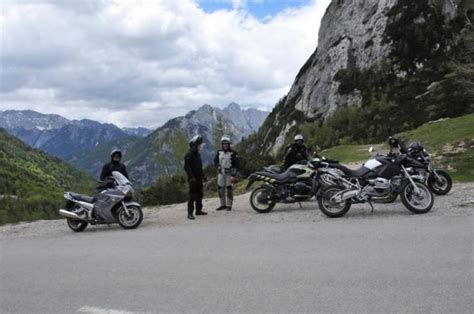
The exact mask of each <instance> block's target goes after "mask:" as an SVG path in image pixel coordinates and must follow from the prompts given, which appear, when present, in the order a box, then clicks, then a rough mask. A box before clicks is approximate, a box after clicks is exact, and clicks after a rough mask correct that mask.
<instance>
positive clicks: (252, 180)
mask: <svg viewBox="0 0 474 314" xmlns="http://www.w3.org/2000/svg"><path fill="white" fill-rule="evenodd" d="M248 180H249V182H248V183H247V186H246V187H245V189H246V190H248V189H250V187H251V186H252V184H254V182H255V181H257V175H255V174H251V175H250V176H249V179H248Z"/></svg>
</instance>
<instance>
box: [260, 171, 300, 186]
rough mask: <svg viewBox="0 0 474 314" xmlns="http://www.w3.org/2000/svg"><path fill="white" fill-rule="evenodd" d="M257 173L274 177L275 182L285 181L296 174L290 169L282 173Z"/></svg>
mask: <svg viewBox="0 0 474 314" xmlns="http://www.w3.org/2000/svg"><path fill="white" fill-rule="evenodd" d="M257 175H261V176H264V177H267V178H272V179H275V180H276V181H277V182H281V183H284V182H287V181H289V180H290V179H292V178H294V177H296V174H295V173H294V172H292V171H289V170H287V171H285V172H283V173H270V172H257Z"/></svg>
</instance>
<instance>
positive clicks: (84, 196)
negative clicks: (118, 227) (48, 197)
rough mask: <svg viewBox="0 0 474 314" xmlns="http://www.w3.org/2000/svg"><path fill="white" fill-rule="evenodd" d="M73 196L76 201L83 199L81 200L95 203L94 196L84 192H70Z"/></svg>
mask: <svg viewBox="0 0 474 314" xmlns="http://www.w3.org/2000/svg"><path fill="white" fill-rule="evenodd" d="M69 195H71V197H72V198H73V199H74V200H76V201H81V202H86V203H94V198H93V197H92V196H87V195H83V194H77V193H72V192H71V193H69Z"/></svg>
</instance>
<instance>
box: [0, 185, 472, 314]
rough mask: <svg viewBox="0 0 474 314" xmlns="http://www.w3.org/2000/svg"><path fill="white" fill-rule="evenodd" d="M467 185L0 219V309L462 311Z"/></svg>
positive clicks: (468, 248) (466, 279) (468, 252)
mask: <svg viewBox="0 0 474 314" xmlns="http://www.w3.org/2000/svg"><path fill="white" fill-rule="evenodd" d="M473 191H474V185H472V184H464V185H456V186H455V187H454V190H453V192H452V193H451V194H450V195H448V196H445V197H438V198H437V199H436V200H435V207H434V208H433V210H432V212H430V213H428V214H426V215H412V214H410V213H409V212H408V211H407V210H405V209H404V208H403V205H402V204H401V203H400V202H399V201H398V202H396V203H395V204H391V205H381V204H377V205H376V210H375V212H374V213H371V212H370V209H369V207H368V205H360V206H356V207H355V208H354V210H351V211H350V212H349V214H348V215H347V216H346V217H344V218H340V219H329V218H326V217H324V216H323V215H322V214H321V212H320V211H318V210H315V204H314V203H305V204H304V206H303V208H302V209H300V208H299V207H298V206H297V205H291V206H287V205H285V206H282V205H280V206H277V208H276V209H275V211H274V212H272V213H270V214H256V213H254V212H253V211H251V210H250V209H249V205H248V195H243V196H239V197H238V198H237V200H236V206H235V210H234V211H232V212H215V211H213V210H209V212H210V215H209V216H207V217H198V220H196V221H188V220H186V219H185V215H186V213H185V212H186V211H185V208H184V205H173V206H167V207H161V208H152V209H147V211H146V219H145V221H144V224H143V226H142V227H141V228H139V229H137V230H132V231H125V230H121V229H120V228H119V227H118V226H112V227H107V226H101V227H89V228H88V229H86V231H84V232H83V233H73V232H71V231H69V230H68V229H67V227H66V225H65V222H64V221H39V222H35V223H22V224H16V225H10V226H4V227H0V237H1V240H0V249H1V251H0V266H1V267H0V286H1V287H0V288H1V290H0V292H1V296H0V302H1V303H0V312H1V313H155V312H170V313H174V312H195V313H227V312H245V313H248V312H260V313H261V312H280V313H289V312H321V313H327V312H330V313H347V312H352V313H362V312H364V313H384V312H404V313H406V312H420V313H421V312H424V313H426V312H431V313H472V311H473V309H474V301H473V295H474V271H473V270H474V267H473V266H474V251H473V250H474V245H473V244H474V237H473V230H474V228H473V227H474V218H473V215H472V213H473V211H474V207H473V205H472V199H473V198H474V195H473V193H472V192H473ZM205 204H206V205H207V208H213V207H216V205H217V201H216V200H214V199H212V200H207V201H206V203H205Z"/></svg>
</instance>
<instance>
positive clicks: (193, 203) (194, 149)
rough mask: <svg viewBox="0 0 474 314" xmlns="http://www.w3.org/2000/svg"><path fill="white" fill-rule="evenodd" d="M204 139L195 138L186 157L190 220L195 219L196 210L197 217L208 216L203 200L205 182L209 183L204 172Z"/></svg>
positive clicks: (191, 141) (185, 167)
mask: <svg viewBox="0 0 474 314" xmlns="http://www.w3.org/2000/svg"><path fill="white" fill-rule="evenodd" d="M202 144H203V138H202V136H200V135H196V136H194V137H193V138H192V139H191V140H190V141H189V151H188V153H187V154H186V155H185V156H184V171H186V175H187V176H188V183H189V198H188V219H191V220H193V219H194V209H196V216H201V215H207V213H206V212H204V211H203V210H202V198H203V190H204V184H203V183H204V182H206V181H207V179H206V176H205V175H204V171H203V170H202V160H201V153H200V151H201V149H202Z"/></svg>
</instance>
